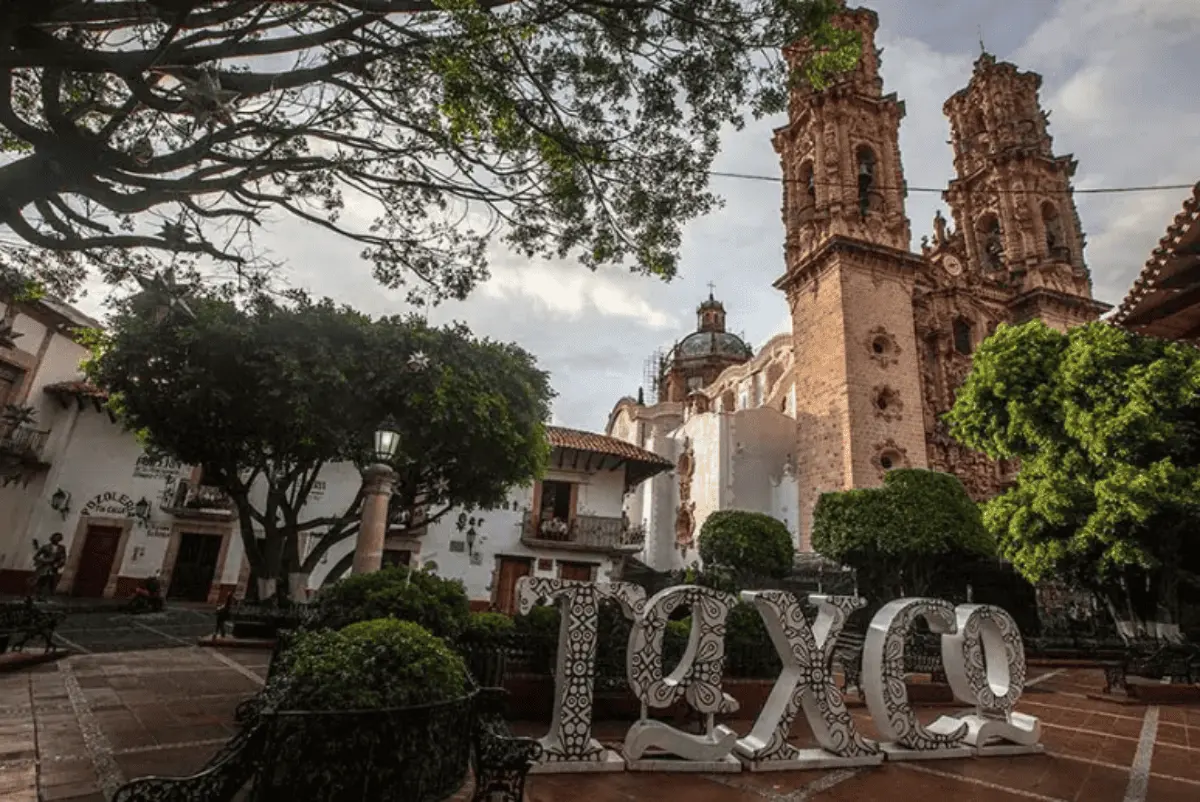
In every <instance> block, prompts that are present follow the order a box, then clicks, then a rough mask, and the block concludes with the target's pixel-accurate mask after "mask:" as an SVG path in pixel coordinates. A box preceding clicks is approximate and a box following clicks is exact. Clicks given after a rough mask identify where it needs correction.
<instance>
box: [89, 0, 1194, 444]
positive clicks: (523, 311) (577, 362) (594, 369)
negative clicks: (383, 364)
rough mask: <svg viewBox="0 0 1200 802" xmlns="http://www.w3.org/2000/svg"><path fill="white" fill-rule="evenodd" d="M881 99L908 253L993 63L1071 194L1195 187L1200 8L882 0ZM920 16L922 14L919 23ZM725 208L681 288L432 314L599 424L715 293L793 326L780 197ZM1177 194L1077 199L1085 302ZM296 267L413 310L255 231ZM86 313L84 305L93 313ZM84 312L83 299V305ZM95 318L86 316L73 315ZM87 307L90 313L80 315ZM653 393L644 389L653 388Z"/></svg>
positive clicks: (578, 289) (305, 246) (1152, 239)
mask: <svg viewBox="0 0 1200 802" xmlns="http://www.w3.org/2000/svg"><path fill="white" fill-rule="evenodd" d="M867 4H868V5H870V6H872V7H874V8H875V9H876V10H877V11H878V13H879V19H880V31H879V34H878V42H877V44H878V45H879V46H881V47H883V48H884V49H885V52H884V55H883V77H884V81H885V91H887V92H893V91H894V92H897V93H898V94H899V96H900V98H901V99H902V100H904V101H905V103H906V106H907V112H908V113H907V116H906V117H905V119H904V121H903V123H902V127H901V150H902V153H903V158H904V168H905V175H906V178H907V180H908V183H909V185H910V187H911V188H912V191H911V192H910V195H909V198H908V201H907V208H908V214H909V217H910V219H911V220H912V221H913V246H914V248H915V247H918V243H919V241H920V237H921V235H922V234H926V233H929V231H930V229H931V220H932V217H933V214H934V211H935V209H936V208H937V207H938V206H940V205H943V204H942V201H941V198H940V194H939V192H936V191H935V192H921V191H917V190H918V189H920V188H933V189H935V190H940V188H941V187H944V186H945V184H946V182H947V181H948V180H949V179H950V178H951V177H952V176H953V165H952V161H951V151H950V148H949V146H948V145H947V144H946V140H947V139H948V138H949V125H948V123H947V121H946V119H945V118H944V116H943V115H942V104H943V103H944V101H945V99H946V98H947V97H948V96H949V95H951V94H952V93H954V92H955V91H957V90H958V89H960V88H962V87H964V86H965V85H966V84H967V82H968V80H969V79H970V76H971V64H972V63H973V62H974V60H975V59H976V58H977V56H978V53H979V38H980V29H982V32H983V34H984V39H985V41H986V44H987V46H988V48H989V49H990V50H992V51H993V52H995V53H996V54H997V55H998V56H1000V57H1001V58H1005V59H1008V60H1011V61H1014V62H1015V63H1017V65H1018V66H1020V67H1021V68H1022V69H1026V70H1033V71H1036V72H1039V73H1041V74H1043V76H1044V78H1045V81H1044V84H1043V87H1042V95H1041V96H1042V104H1043V107H1044V108H1046V109H1048V110H1050V112H1051V121H1050V128H1051V133H1052V134H1053V136H1054V137H1055V150H1056V151H1057V152H1058V153H1060V154H1067V153H1073V154H1074V155H1075V156H1076V158H1078V160H1079V170H1078V173H1077V175H1076V177H1075V179H1074V180H1075V185H1076V187H1099V186H1121V185H1126V186H1127V185H1144V184H1158V183H1189V184H1190V183H1192V182H1194V181H1195V180H1196V179H1197V178H1200V89H1198V88H1197V83H1196V82H1195V80H1194V79H1192V78H1191V77H1190V76H1195V75H1197V74H1200V51H1197V50H1196V49H1195V47H1194V43H1195V42H1196V41H1200V3H1196V2H1178V1H1177V0H1058V2H1055V3H1050V2H1046V0H921V1H920V3H919V4H918V3H914V2H913V0H876V2H867ZM915 5H919V6H920V8H921V13H913V6H915ZM783 122H784V120H783V119H781V118H775V119H770V120H763V121H759V122H756V123H751V124H749V125H747V126H746V128H745V129H744V130H743V131H740V132H733V131H729V132H727V133H726V136H725V137H724V139H723V150H722V153H721V155H720V157H719V159H718V162H717V164H716V166H715V169H717V170H718V171H728V172H736V173H746V174H754V175H762V176H766V177H767V178H768V179H777V178H778V176H779V163H778V157H777V156H776V154H775V152H774V149H773V148H772V146H771V133H772V130H773V129H774V128H776V127H778V126H779V125H782V124H783ZM713 186H714V188H715V190H716V191H717V192H718V193H719V194H721V195H722V196H723V197H724V198H725V201H726V202H725V205H724V207H723V208H722V209H720V210H718V211H716V212H714V213H713V214H711V215H710V216H708V217H706V218H704V219H702V220H698V221H696V222H695V223H693V224H692V225H691V226H689V228H688V229H687V232H686V236H685V240H684V246H683V259H682V267H681V274H680V276H679V277H678V278H677V279H676V280H675V281H672V282H670V283H664V282H662V281H660V280H658V279H655V278H649V277H644V276H637V275H631V274H629V273H628V272H626V271H623V270H600V271H597V272H594V273H593V272H590V271H588V270H586V269H585V268H583V267H580V266H578V265H576V264H573V263H572V262H570V261H535V262H530V261H527V260H524V259H523V258H521V257H518V256H516V255H514V254H511V253H509V252H507V251H505V250H503V249H502V248H499V247H497V248H495V249H493V251H492V254H491V255H492V260H491V271H492V278H491V280H490V281H488V282H487V283H486V284H485V285H483V286H482V287H480V288H479V289H478V290H477V291H476V292H475V293H474V294H473V295H472V297H470V298H469V299H468V300H466V301H464V302H461V303H450V304H446V305H444V306H443V307H441V308H438V309H436V310H434V312H433V314H432V317H433V319H434V320H436V321H448V320H452V319H457V320H463V321H465V322H467V323H468V324H469V325H470V326H471V328H472V329H473V330H474V331H476V332H477V333H479V334H483V335H487V336H490V337H494V338H498V339H503V340H511V341H515V342H517V343H519V344H521V345H522V346H524V347H525V348H527V349H528V350H530V351H531V352H533V353H534V354H536V355H537V356H538V359H539V363H540V364H541V365H542V366H543V367H544V368H545V369H547V370H549V371H551V373H552V380H553V384H554V387H555V388H556V390H557V391H558V393H559V397H558V398H557V399H556V401H555V409H554V412H555V420H556V422H558V423H560V424H562V425H565V426H575V427H580V428H585V429H593V430H597V429H601V428H602V427H603V426H604V422H605V420H606V418H607V414H608V412H609V410H610V409H611V407H612V404H613V403H614V402H615V401H616V400H617V399H618V398H620V397H621V396H623V395H633V394H636V392H637V388H638V387H639V386H640V385H643V384H644V380H645V379H644V368H645V365H646V363H647V360H648V358H650V357H651V355H652V354H653V353H654V352H655V351H656V349H660V348H665V347H669V346H670V345H671V344H672V343H673V342H674V341H675V340H676V339H678V338H679V337H682V336H684V335H686V334H687V333H688V332H689V331H691V330H692V329H693V328H694V325H695V319H694V317H693V312H694V310H695V307H696V304H697V303H698V302H699V301H700V300H701V299H703V298H704V297H706V296H707V294H708V288H707V286H706V285H707V284H708V283H709V282H712V283H713V284H714V285H715V291H716V295H717V297H718V298H720V299H721V300H723V301H724V302H725V304H726V307H727V310H728V318H729V327H730V329H731V330H733V331H735V332H744V334H745V337H746V339H747V340H748V341H749V342H750V343H751V344H752V345H754V346H756V347H757V346H761V345H762V344H763V343H764V342H765V341H766V340H767V339H769V338H770V337H772V336H773V335H775V334H778V333H780V332H781V331H786V330H787V328H788V327H789V325H790V321H789V318H788V309H787V304H786V303H785V301H784V298H783V297H782V294H781V293H779V292H778V291H777V290H775V289H773V288H772V286H771V283H772V282H773V281H774V280H775V279H776V278H778V277H779V275H780V274H781V273H782V272H783V238H784V229H783V224H782V221H781V219H780V205H781V191H780V186H779V184H778V183H777V182H776V181H774V180H763V181H756V180H738V179H732V178H724V177H714V178H713ZM1186 195H1187V193H1186V192H1185V191H1178V192H1154V193H1144V194H1133V193H1131V194H1124V195H1122V194H1105V195H1090V194H1079V195H1077V196H1076V201H1077V204H1078V207H1079V213H1080V217H1081V219H1082V222H1083V225H1084V229H1085V231H1086V232H1087V234H1088V241H1089V244H1088V249H1087V258H1088V261H1089V265H1090V267H1091V269H1092V272H1093V276H1094V280H1095V291H1096V295H1097V296H1098V297H1099V298H1101V299H1102V300H1107V301H1109V302H1112V303H1116V302H1119V301H1120V300H1121V298H1122V297H1123V296H1124V293H1125V291H1126V290H1127V289H1128V287H1129V285H1130V284H1131V283H1132V280H1133V278H1134V276H1135V275H1136V274H1137V272H1138V270H1139V269H1140V266H1141V264H1142V263H1143V262H1144V261H1145V259H1146V258H1147V256H1148V255H1149V252H1150V250H1151V249H1152V248H1153V247H1154V245H1155V244H1156V243H1157V241H1158V239H1159V238H1160V237H1161V236H1162V233H1163V231H1164V230H1165V229H1166V227H1167V225H1168V224H1169V223H1170V221H1171V219H1172V218H1173V217H1174V215H1175V214H1176V213H1177V212H1178V210H1179V208H1180V205H1181V203H1182V200H1183V198H1184V197H1185V196H1186ZM263 236H264V242H266V243H267V244H268V245H269V246H270V247H271V249H272V250H273V251H274V252H275V254H276V255H277V256H278V257H280V258H282V259H285V260H286V261H287V263H288V264H289V265H290V280H291V281H292V282H293V283H295V284H298V285H302V286H305V287H308V288H309V289H310V290H311V291H313V292H314V293H317V294H321V295H330V296H333V297H335V298H337V299H339V300H341V301H345V302H347V303H350V304H352V305H354V306H357V307H359V308H361V309H363V310H364V311H367V312H370V313H373V314H395V313H401V312H404V311H407V309H408V308H407V306H406V304H405V303H404V301H403V295H402V293H399V292H394V291H389V290H385V289H382V288H380V287H379V286H378V285H377V284H376V283H375V281H374V280H373V279H372V278H371V275H370V268H369V266H368V265H365V264H364V263H363V262H362V261H361V260H360V259H359V258H358V249H357V248H356V247H354V246H353V245H350V244H348V243H346V242H343V241H341V240H339V239H338V238H337V237H336V236H334V235H332V234H330V233H328V232H324V231H321V230H319V229H316V228H314V227H311V226H305V225H301V224H298V223H296V222H294V221H286V222H283V223H280V224H279V225H277V226H274V227H273V228H272V229H271V230H270V231H268V232H265V233H264V235H263ZM94 300H95V295H93V296H92V299H90V301H94ZM90 301H89V303H90ZM83 306H85V307H88V306H89V304H83ZM87 311H92V309H91V308H88V309H87ZM647 390H649V388H647Z"/></svg>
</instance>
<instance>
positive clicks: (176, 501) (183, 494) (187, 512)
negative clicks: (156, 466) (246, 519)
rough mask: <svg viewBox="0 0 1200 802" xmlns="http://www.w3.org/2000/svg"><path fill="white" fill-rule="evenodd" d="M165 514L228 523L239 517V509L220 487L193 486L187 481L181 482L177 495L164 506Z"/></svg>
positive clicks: (176, 491)
mask: <svg viewBox="0 0 1200 802" xmlns="http://www.w3.org/2000/svg"><path fill="white" fill-rule="evenodd" d="M162 509H163V512H165V513H167V514H169V515H174V516H175V517H176V518H192V519H203V520H209V521H228V520H229V519H231V518H233V517H234V516H236V515H237V507H235V506H234V503H233V499H231V498H230V497H229V496H227V495H226V494H225V492H224V491H223V490H221V488H219V487H212V486H211V485H197V484H192V483H191V482H189V481H187V480H182V481H180V482H179V486H178V487H176V488H175V495H174V497H172V499H171V502H170V503H169V504H164V505H163V508H162Z"/></svg>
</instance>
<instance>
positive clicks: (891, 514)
mask: <svg viewBox="0 0 1200 802" xmlns="http://www.w3.org/2000/svg"><path fill="white" fill-rule="evenodd" d="M812 542H813V548H814V549H816V550H817V551H818V552H820V553H821V554H822V555H824V556H825V557H828V558H829V559H831V560H834V561H835V562H838V563H841V564H842V565H848V566H850V567H851V568H854V569H855V571H856V572H857V576H858V586H859V590H860V592H861V593H863V595H865V596H867V597H868V598H869V599H870V600H871V601H872V602H882V601H888V600H890V599H895V598H900V597H901V596H902V595H906V596H924V595H927V594H928V593H929V592H930V590H931V588H933V587H934V585H938V584H940V585H944V584H945V583H946V582H947V581H951V582H952V583H953V582H957V580H959V579H962V577H961V575H960V576H959V577H957V578H956V577H955V573H959V574H961V570H960V569H961V568H962V567H963V566H964V565H966V564H968V563H970V562H971V561H973V560H976V559H978V558H980V557H990V556H993V555H994V554H995V543H994V542H993V540H992V538H991V536H990V535H989V534H988V532H987V530H986V529H985V528H984V525H983V518H982V515H981V513H980V509H979V506H978V505H977V504H976V503H975V502H974V501H972V500H971V498H970V496H968V495H967V491H966V488H964V487H963V485H962V482H961V481H959V479H958V477H956V476H954V475H952V474H948V473H940V472H938V471H926V470H919V469H896V470H893V471H889V472H888V473H887V474H886V475H885V476H884V483H883V486H882V487H876V488H866V489H858V490H845V491H841V492H836V493H825V494H823V495H822V496H821V497H820V499H818V500H817V505H816V508H815V509H814V511H813V536H812ZM964 583H965V580H963V581H962V582H958V584H964Z"/></svg>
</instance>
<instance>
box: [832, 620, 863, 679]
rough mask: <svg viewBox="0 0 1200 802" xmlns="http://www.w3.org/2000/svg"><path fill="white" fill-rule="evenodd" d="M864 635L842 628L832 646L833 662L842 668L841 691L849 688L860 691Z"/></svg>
mask: <svg viewBox="0 0 1200 802" xmlns="http://www.w3.org/2000/svg"><path fill="white" fill-rule="evenodd" d="M865 643H866V636H865V635H864V634H863V633H861V632H851V631H850V630H842V633H841V634H840V635H838V639H837V642H836V643H835V644H834V646H833V663H834V664H835V665H837V666H839V667H840V668H841V669H842V678H843V679H842V693H846V692H847V691H849V690H850V689H851V688H855V689H857V690H858V691H859V693H861V692H862V656H863V645H864V644H865Z"/></svg>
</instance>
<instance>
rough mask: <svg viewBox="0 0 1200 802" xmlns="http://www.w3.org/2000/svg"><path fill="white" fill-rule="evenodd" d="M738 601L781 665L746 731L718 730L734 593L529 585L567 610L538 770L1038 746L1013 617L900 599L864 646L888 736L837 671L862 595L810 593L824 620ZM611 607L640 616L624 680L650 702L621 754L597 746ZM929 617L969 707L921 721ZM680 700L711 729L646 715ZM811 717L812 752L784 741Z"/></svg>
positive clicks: (781, 597) (777, 766)
mask: <svg viewBox="0 0 1200 802" xmlns="http://www.w3.org/2000/svg"><path fill="white" fill-rule="evenodd" d="M740 596H741V599H742V601H745V602H748V603H750V604H753V605H754V607H755V608H756V609H757V610H758V612H759V614H760V615H761V616H762V619H763V622H764V623H765V624H766V628H767V632H768V633H770V636H771V642H772V643H773V644H774V646H775V649H776V651H777V652H778V653H779V656H780V659H781V660H782V662H783V670H782V671H781V672H780V674H779V677H778V678H777V679H776V680H775V686H774V688H773V689H772V691H771V694H770V696H769V697H768V699H767V702H766V704H765V705H764V706H763V709H762V710H761V711H759V713H758V718H757V720H756V721H755V723H754V726H753V727H752V728H751V730H750V732H749V733H747V734H746V735H743V736H739V735H738V734H737V733H736V732H734V731H733V730H731V729H730V728H728V727H726V726H724V725H720V724H715V722H714V719H715V717H716V716H717V715H718V714H728V713H733V712H736V711H737V710H738V702H737V700H736V699H734V698H733V697H732V696H730V695H729V694H727V693H725V692H724V691H723V690H722V687H721V676H722V672H723V670H724V666H725V637H724V633H725V620H726V618H727V617H728V615H729V611H730V609H731V608H732V607H733V605H734V604H736V602H737V598H735V597H734V596H733V595H732V594H729V593H722V592H720V591H716V590H712V589H710V588H704V587H699V586H695V585H680V586H677V587H673V588H667V589H666V590H663V591H661V592H659V593H657V594H655V595H654V596H652V597H651V598H649V599H647V598H646V594H645V591H643V590H642V588H641V587H640V586H638V585H634V584H630V583H626V582H614V583H610V584H595V583H591V582H574V581H567V580H561V579H545V578H537V577H523V578H522V579H521V580H520V581H519V582H518V584H517V599H518V604H519V608H520V611H521V612H522V613H527V612H529V610H530V609H531V608H532V607H533V606H534V605H535V604H537V603H538V602H539V601H545V602H549V603H552V604H555V605H557V606H558V608H559V610H560V611H561V613H562V625H561V627H562V628H561V630H560V633H559V640H558V665H557V670H556V671H555V674H554V696H555V701H554V713H553V717H552V719H551V723H550V731H549V732H548V733H547V734H546V736H545V737H543V738H542V739H541V744H542V747H543V750H544V755H543V757H542V762H541V763H540V764H539V765H537V766H535V767H534V771H541V772H580V771H623V770H625V769H629V770H633V771H718V772H719V771H741V770H742V768H748V769H749V770H751V771H773V770H783V769H816V768H840V767H847V766H868V765H872V764H878V763H881V762H883V760H884V759H885V758H886V759H888V760H920V759H929V758H941V757H963V756H987V755H997V754H999V755H1014V754H1026V753H1031V752H1040V751H1041V750H1042V747H1041V744H1040V743H1039V740H1040V738H1041V724H1040V723H1039V722H1038V720H1037V719H1036V718H1034V717H1033V716H1027V715H1024V714H1022V713H1017V712H1015V711H1014V709H1013V708H1014V707H1015V706H1016V704H1017V700H1018V699H1019V698H1020V696H1021V691H1022V689H1023V688H1024V686H1025V648H1024V644H1023V643H1022V641H1021V633H1020V632H1019V631H1018V630H1017V625H1016V622H1015V621H1013V619H1012V617H1011V616H1010V615H1009V614H1008V613H1006V612H1005V611H1004V610H1001V609H1000V608H998V607H993V606H990V605H985V604H961V605H959V606H958V607H954V606H953V605H951V604H950V603H949V602H945V601H941V600H938V599H898V600H896V601H893V602H890V603H888V604H886V605H884V607H883V608H882V609H881V610H880V611H879V612H878V613H877V614H876V615H875V618H874V619H873V620H872V621H871V625H870V627H869V629H868V631H867V636H866V643H865V645H864V647H863V666H862V677H863V680H862V686H863V687H862V695H863V698H864V700H865V702H866V705H867V710H868V711H869V712H870V714H871V718H872V719H873V720H874V722H875V727H876V729H877V730H878V731H879V734H880V736H881V737H880V740H879V741H873V740H870V739H867V738H865V737H863V736H862V735H861V734H860V733H859V732H858V730H857V729H856V728H855V726H854V719H853V718H852V717H851V716H850V713H849V711H848V710H847V709H846V704H845V700H844V699H843V698H842V693H841V691H840V690H839V689H838V687H837V685H836V684H835V682H834V678H833V676H832V672H831V671H830V666H831V664H832V662H831V661H832V657H833V648H834V644H835V642H836V640H837V637H838V635H839V633H841V631H842V628H843V627H844V626H845V623H846V617H847V616H848V615H849V614H850V613H852V612H853V611H855V610H857V609H859V608H860V607H862V606H863V605H864V604H865V602H864V600H863V599H860V598H858V597H855V596H821V595H811V596H809V597H808V601H809V603H810V604H813V605H815V606H816V608H817V615H816V617H815V619H813V620H812V621H810V620H808V619H807V618H806V617H805V615H804V613H803V610H802V608H801V605H800V602H799V601H798V600H797V598H796V597H795V596H793V595H792V594H790V593H787V592H784V591H777V590H758V591H743V592H742V593H741V594H740ZM606 599H607V600H611V601H613V602H616V604H617V605H618V606H619V607H620V608H621V610H622V612H623V613H624V614H625V616H626V617H627V618H629V619H630V620H631V621H632V622H633V628H632V630H631V632H630V635H629V648H628V654H627V663H626V672H627V676H628V679H629V687H630V688H631V690H632V691H633V693H634V694H635V695H636V696H637V698H638V700H639V701H640V702H641V705H642V714H641V717H640V719H639V720H638V721H637V722H635V723H634V724H633V726H632V727H630V728H629V732H628V733H627V734H626V736H625V744H624V750H623V751H624V756H621V755H618V754H617V753H616V752H614V751H612V750H609V749H605V748H604V747H603V746H602V745H601V744H600V743H599V742H598V741H596V740H595V739H594V738H592V687H593V679H594V674H595V664H596V644H597V629H598V627H597V624H598V621H599V610H600V602H601V601H602V600H606ZM681 606H682V607H686V608H687V609H688V610H690V612H691V619H692V630H691V635H690V637H689V639H688V644H687V648H686V650H685V652H684V655H683V657H682V659H680V661H679V665H677V666H676V667H675V668H674V669H673V670H672V671H671V672H670V673H666V668H665V667H664V666H663V654H662V646H663V635H664V634H665V632H666V628H667V622H668V620H670V616H671V613H672V612H674V611H675V609H676V608H679V607H681ZM918 618H921V619H924V621H925V622H926V623H927V624H928V626H929V629H930V630H931V631H932V632H934V633H936V634H940V635H941V643H942V663H943V666H944V668H945V672H946V677H947V679H948V680H949V683H950V687H951V689H952V690H953V692H954V696H955V698H956V699H958V701H960V702H962V703H963V705H964V706H965V707H966V708H967V709H965V710H963V711H962V712H957V713H954V714H952V715H943V716H940V717H938V718H937V719H936V720H935V721H933V722H931V723H929V724H922V723H921V722H920V721H919V720H918V719H917V716H916V715H915V713H914V712H913V709H912V706H911V705H910V704H909V701H908V693H907V691H906V689H905V684H904V640H905V633H906V632H907V631H908V630H909V628H910V627H911V625H912V624H913V622H914V621H915V620H916V619H918ZM680 699H683V700H685V701H686V702H687V704H688V705H689V706H691V707H692V708H693V709H695V710H696V711H698V712H700V713H702V714H703V715H704V717H705V721H706V726H705V728H704V733H703V734H701V735H695V734H692V733H687V732H683V731H682V730H679V729H676V728H675V727H672V726H670V725H668V724H666V723H664V722H662V721H656V720H654V719H652V718H650V715H649V713H650V710H651V709H657V710H661V709H663V708H666V707H670V706H671V705H672V704H674V703H675V702H677V701H678V700H680ZM801 713H803V715H804V717H805V718H806V719H807V721H808V724H809V727H810V728H811V729H812V733H813V737H814V740H815V741H816V743H817V746H816V747H814V748H806V749H801V748H798V747H795V746H793V745H792V744H790V743H788V735H789V733H790V732H791V728H792V723H793V722H794V721H795V719H796V716H798V715H800V714H801Z"/></svg>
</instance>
